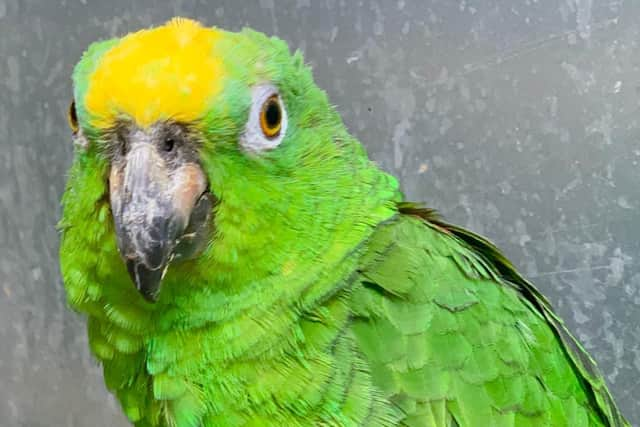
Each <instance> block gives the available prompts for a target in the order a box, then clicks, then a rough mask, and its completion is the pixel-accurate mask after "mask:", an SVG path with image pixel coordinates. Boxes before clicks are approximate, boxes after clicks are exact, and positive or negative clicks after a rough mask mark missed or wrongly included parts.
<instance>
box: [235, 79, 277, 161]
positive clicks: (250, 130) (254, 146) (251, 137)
mask: <svg viewBox="0 0 640 427" xmlns="http://www.w3.org/2000/svg"><path fill="white" fill-rule="evenodd" d="M273 101H275V102H277V103H278V106H279V107H280V111H279V112H280V123H279V130H278V132H277V133H276V134H275V135H273V136H272V137H269V136H267V135H265V132H264V130H263V128H262V124H261V123H260V121H261V118H260V115H261V114H263V109H264V106H265V103H267V102H273ZM286 133H287V110H286V109H285V107H284V103H283V102H282V98H280V96H279V95H278V90H277V89H276V88H275V86H273V85H270V84H262V85H257V86H254V87H253V88H252V89H251V110H250V111H249V120H248V121H247V124H246V126H245V129H244V132H243V133H242V135H241V136H240V146H241V147H242V148H243V149H245V150H246V151H248V152H251V153H260V152H263V151H268V150H272V149H274V148H276V147H277V146H278V145H280V143H281V142H282V140H283V139H284V136H285V134H286Z"/></svg>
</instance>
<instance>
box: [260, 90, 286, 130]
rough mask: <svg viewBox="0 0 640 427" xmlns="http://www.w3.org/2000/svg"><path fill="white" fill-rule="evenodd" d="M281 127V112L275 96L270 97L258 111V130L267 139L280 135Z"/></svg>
mask: <svg viewBox="0 0 640 427" xmlns="http://www.w3.org/2000/svg"><path fill="white" fill-rule="evenodd" d="M281 127H282V112H281V111H280V102H279V101H278V96H277V95H271V96H270V97H269V99H267V100H266V101H265V103H264V104H262V110H261V111H260V128H261V129H262V133H264V136H266V137H267V138H274V137H276V136H278V134H279V133H280V128H281Z"/></svg>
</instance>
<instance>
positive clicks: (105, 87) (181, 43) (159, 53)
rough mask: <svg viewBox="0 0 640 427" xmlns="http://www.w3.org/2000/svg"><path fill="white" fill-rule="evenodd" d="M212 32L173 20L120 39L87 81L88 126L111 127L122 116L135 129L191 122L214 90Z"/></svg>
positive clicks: (217, 72)
mask: <svg viewBox="0 0 640 427" xmlns="http://www.w3.org/2000/svg"><path fill="white" fill-rule="evenodd" d="M222 36H223V33H222V32H221V31H219V30H217V29H213V28H205V27H202V26H201V25H200V24H199V23H198V22H196V21H192V20H189V19H180V18H176V19H173V20H171V21H169V22H168V23H166V24H165V25H163V26H161V27H157V28H153V29H149V30H142V31H139V32H136V33H132V34H129V35H127V36H125V37H124V38H122V40H120V42H119V43H118V44H116V45H115V46H114V47H113V48H111V49H110V50H108V51H107V52H106V53H105V54H104V56H103V57H102V59H100V63H99V65H98V67H97V68H96V70H95V71H94V72H93V74H92V75H91V77H90V78H89V82H88V83H89V84H88V87H87V93H86V98H85V100H84V102H85V107H86V109H87V110H88V112H89V114H90V117H91V122H92V123H91V124H92V125H93V126H95V127H98V128H108V127H110V126H113V124H114V123H115V121H116V119H117V118H119V117H122V116H125V117H129V118H131V119H133V120H134V121H135V122H136V123H137V124H138V125H139V126H143V127H146V126H149V125H151V124H152V123H154V122H156V121H158V120H166V119H174V120H177V121H183V122H191V121H194V120H197V119H199V118H201V117H203V116H204V114H205V113H206V110H207V106H208V104H209V102H210V101H211V99H212V98H213V97H215V95H216V94H218V93H219V92H220V89H221V80H222V78H223V72H224V70H223V66H222V63H221V60H220V58H218V57H216V55H215V54H214V45H215V44H216V41H217V40H219V39H220V38H221V37H222Z"/></svg>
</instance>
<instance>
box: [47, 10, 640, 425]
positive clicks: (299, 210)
mask: <svg viewBox="0 0 640 427" xmlns="http://www.w3.org/2000/svg"><path fill="white" fill-rule="evenodd" d="M73 85H74V100H73V102H72V104H71V107H70V110H69V122H70V126H71V129H72V132H73V141H74V146H75V148H74V160H73V164H72V166H71V169H70V172H69V176H68V181H67V186H66V191H65V193H64V196H63V199H62V203H63V214H62V218H61V221H60V225H59V227H60V230H61V234H62V237H61V247H60V265H61V271H62V276H63V279H64V286H65V290H66V295H67V299H68V302H69V304H70V306H71V307H72V308H73V309H75V310H77V311H79V312H81V313H84V314H86V316H87V318H88V335H89V344H90V348H91V351H92V353H93V354H94V355H95V356H96V358H97V359H98V360H99V362H100V363H101V364H102V366H103V369H104V381H105V383H106V386H107V388H108V389H109V390H110V391H111V392H112V393H114V394H115V395H116V396H117V398H118V400H119V401H120V403H121V405H122V408H123V410H124V412H125V414H126V416H127V417H128V418H129V420H130V421H131V422H132V423H133V424H135V425H136V426H148V427H151V426H171V427H198V426H203V427H204V426H229V427H232V426H279V427H282V426H626V425H629V424H628V423H627V422H626V421H625V420H624V418H623V416H622V415H621V414H620V412H619V410H618V409H617V408H616V405H615V403H614V401H613V399H612V397H611V394H610V392H609V390H608V389H607V386H606V384H605V381H604V380H603V377H602V375H601V374H600V373H599V371H598V369H597V367H596V365H595V363H594V361H593V360H592V358H591V357H590V356H589V355H588V354H587V353H586V352H585V350H584V349H583V348H582V347H581V346H580V344H579V343H578V342H577V341H576V339H575V338H574V337H573V336H572V335H571V333H570V332H569V331H568V330H567V328H566V327H565V325H564V324H563V322H562V320H560V319H559V318H558V316H557V315H556V314H554V312H553V310H552V308H551V306H550V304H549V302H548V301H547V300H546V299H545V298H544V296H542V295H541V294H540V293H539V292H538V291H537V290H536V289H535V287H534V286H533V285H532V284H531V283H529V282H528V281H526V280H525V279H524V278H523V277H522V276H521V275H520V274H519V273H518V272H517V271H516V270H515V268H514V267H513V265H512V264H511V263H510V262H509V261H508V260H507V259H506V258H505V257H504V256H503V255H502V254H501V253H500V252H499V251H498V249H496V247H495V246H494V245H493V244H491V243H490V242H489V241H487V240H486V239H484V238H483V237H480V236H478V235H476V234H474V233H472V232H470V231H467V230H464V229H462V228H460V227H456V226H453V225H450V224H447V223H446V222H444V221H443V220H442V219H440V218H439V217H438V216H437V214H436V213H434V211H432V210H430V209H427V208H423V207H421V206H420V205H417V204H413V203H409V202H407V201H405V200H404V198H403V195H402V193H401V192H400V190H399V186H398V182H397V180H396V179H395V178H393V177H392V176H390V175H388V174H387V173H385V172H383V171H382V170H381V169H380V168H378V167H377V166H376V165H375V164H374V163H373V162H372V161H370V160H369V158H368V157H367V154H366V152H365V151H364V149H363V148H362V146H361V145H360V143H359V142H358V141H357V140H356V139H355V138H354V137H353V136H351V135H350V134H349V133H348V131H347V130H346V128H345V126H344V124H343V123H342V121H341V119H340V117H339V115H338V114H337V113H336V111H335V110H334V109H333V108H332V106H331V105H330V103H329V101H328V99H327V96H326V94H325V92H323V91H322V90H321V89H319V88H318V87H317V86H316V85H315V84H314V82H313V79H312V75H311V71H310V70H309V68H308V67H307V66H305V64H304V61H303V58H302V56H301V55H300V54H299V53H295V54H293V55H292V54H290V53H289V50H288V47H287V45H286V44H285V43H284V42H283V41H281V40H279V39H277V38H268V37H267V36H265V35H263V34H261V33H258V32H255V31H251V30H248V29H245V30H243V31H240V32H238V33H233V32H226V31H223V30H220V29H217V28H206V27H204V26H202V25H201V24H199V23H198V22H195V21H192V20H188V19H181V18H175V19H173V20H171V21H169V22H167V23H166V24H164V25H162V26H159V27H156V28H151V29H146V30H141V31H139V32H135V33H131V34H129V35H126V36H124V37H122V38H116V39H112V40H107V41H101V42H97V43H94V44H92V45H90V47H89V48H88V50H87V51H86V52H85V53H84V55H83V56H82V59H81V60H80V62H79V63H78V64H77V66H76V67H75V70H74V73H73Z"/></svg>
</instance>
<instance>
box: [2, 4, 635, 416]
mask: <svg viewBox="0 0 640 427" xmlns="http://www.w3.org/2000/svg"><path fill="white" fill-rule="evenodd" d="M133 3H134V2H128V1H124V0H116V1H103V0H100V1H98V0H0V426H29V427H35V426H98V427H102V426H124V425H126V424H127V423H126V422H125V419H124V418H123V417H122V416H121V415H120V413H119V409H118V407H117V404H116V403H115V401H114V400H113V398H111V397H110V396H109V395H108V393H107V392H106V391H105V390H104V387H103V385H102V378H101V373H100V369H99V368H98V367H97V366H96V363H95V362H94V361H93V360H92V358H91V356H90V355H89V353H88V349H87V340H86V337H85V330H84V324H83V320H82V319H81V318H80V317H79V316H77V315H75V314H73V313H72V312H70V311H69V310H67V309H66V307H65V302H64V297H63V289H62V286H61V283H60V279H59V271H58V266H57V246H58V236H57V233H56V231H55V229H54V225H55V223H56V220H57V217H58V215H59V206H58V200H59V197H60V194H61V192H62V189H63V183H64V179H65V176H64V175H65V170H66V169H67V167H68V165H69V163H70V159H71V141H70V138H69V132H68V130H67V125H66V121H65V110H66V108H67V105H68V102H69V100H70V93H71V92H70V84H69V83H70V81H69V75H70V72H71V69H72V67H73V65H74V63H75V62H76V61H77V60H78V58H79V57H80V54H81V53H82V51H83V49H84V48H85V47H86V46H87V45H88V43H89V42H90V41H93V40H96V39H100V38H106V37H110V36H114V35H120V34H123V33H126V32H128V31H130V30H134V29H138V28H140V27H145V26H149V25H152V24H158V23H162V22H163V21H165V20H166V19H168V18H169V17H171V16H173V15H186V16H190V17H195V18H200V19H201V20H202V21H204V22H206V23H207V24H209V25H218V26H221V27H224V28H226V29H239V28H241V27H243V26H251V27H254V28H256V29H258V30H262V31H265V32H267V33H270V34H276V35H279V36H280V37H282V38H284V39H286V40H287V41H288V42H289V43H290V45H291V47H292V48H299V49H302V50H303V51H304V52H305V54H306V58H307V61H308V62H309V63H311V64H313V66H314V68H315V75H316V79H317V82H318V83H319V84H320V85H321V86H322V87H324V88H325V89H326V90H327V91H328V92H329V95H330V97H331V99H332V101H333V102H334V103H335V104H336V105H337V106H338V109H339V110H340V112H341V113H342V114H343V117H344V119H345V121H346V123H347V124H348V126H349V128H350V129H351V130H352V132H353V133H354V134H355V135H357V136H358V137H359V138H360V139H361V140H362V141H363V143H364V144H365V146H366V147H367V149H368V150H369V152H370V153H371V155H372V157H373V158H375V159H376V160H378V161H379V162H380V163H381V164H382V166H383V167H384V168H386V169H387V170H389V171H391V172H393V173H394V174H396V175H397V176H399V177H400V178H401V181H402V183H403V186H404V189H405V191H406V193H407V194H408V195H409V196H410V197H411V198H412V199H414V200H422V201H426V202H427V203H428V204H429V205H430V206H433V207H436V208H438V209H439V210H440V211H441V212H442V213H443V214H445V216H446V217H447V218H448V219H450V220H451V221H453V222H456V223H459V224H462V225H466V226H468V227H470V228H472V229H473V230H475V231H478V232H481V233H484V234H486V235H487V236H489V237H491V238H492V239H493V240H494V241H496V242H497V243H498V244H499V246H500V247H502V248H503V249H504V250H505V251H506V253H507V254H508V255H509V256H510V257H511V258H512V259H513V261H514V262H515V264H516V265H518V266H519V267H520V268H521V270H522V271H523V272H524V273H525V274H526V275H527V276H528V277H529V278H531V279H532V280H533V281H535V282H536V283H537V284H538V286H539V287H540V289H541V290H542V291H543V292H544V293H545V294H546V295H548V296H549V297H550V299H551V300H552V302H553V303H554V305H555V307H556V308H557V311H558V312H559V313H560V314H561V315H562V316H563V317H564V318H565V319H566V321H567V323H568V324H569V325H570V327H571V329H572V330H573V331H575V332H576V333H577V335H578V336H579V338H580V339H581V340H582V342H583V343H584V344H585V346H586V347H587V348H588V350H589V351H590V352H591V353H592V354H593V356H594V357H595V358H596V359H597V360H598V362H599V363H600V366H601V368H602V370H603V371H604V373H605V375H606V377H607V380H608V381H609V383H610V384H611V387H612V389H613V393H614V395H615V396H616V398H617V400H618V402H619V404H620V406H621V408H622V410H623V412H624V413H625V414H626V415H627V417H628V418H629V419H630V420H631V421H632V422H634V424H635V425H639V424H640V404H638V403H637V398H636V397H634V396H640V385H638V384H639V381H640V375H639V373H640V344H639V341H640V213H639V212H640V210H639V208H640V197H639V196H640V165H639V162H640V143H639V140H638V136H639V135H640V127H639V123H638V118H639V117H640V111H639V107H640V98H639V94H640V70H639V69H638V67H639V64H640V54H639V53H640V52H639V47H638V40H640V4H639V3H640V2H638V1H636V0H627V1H622V0H620V1H613V0H533V1H532V0H526V1H525V0H478V1H473V0H466V1H465V0H460V1H458V0H455V1H454V0H431V1H417V0H414V1H410V0H406V1H402V0H400V1H384V2H383V1H377V2H373V1H371V2H369V1H361V2H356V1H351V0H349V1H347V0H326V1H316V0H313V1H311V0H298V1H297V2H296V1H276V0H260V1H259V2H239V1H188V0H184V1H173V2H171V3H162V2H156V1H151V0H137V1H135V5H134V4H133Z"/></svg>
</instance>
